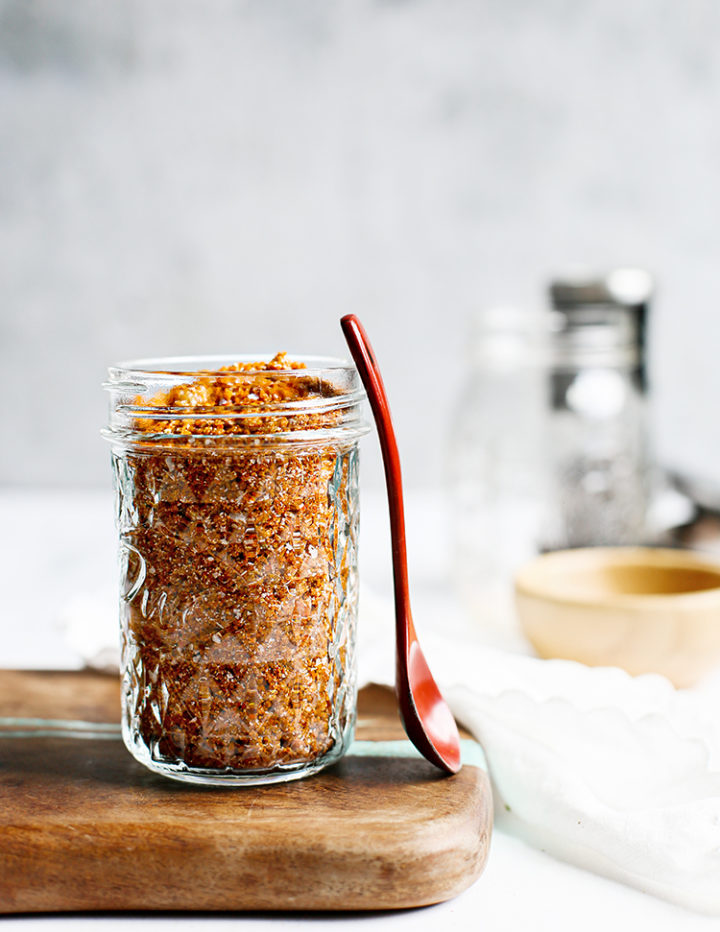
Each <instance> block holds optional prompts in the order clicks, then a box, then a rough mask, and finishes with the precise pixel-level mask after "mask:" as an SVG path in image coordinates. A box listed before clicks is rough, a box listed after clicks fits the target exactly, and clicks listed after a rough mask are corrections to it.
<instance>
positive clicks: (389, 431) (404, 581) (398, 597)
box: [340, 314, 460, 773]
mask: <svg viewBox="0 0 720 932" xmlns="http://www.w3.org/2000/svg"><path fill="white" fill-rule="evenodd" d="M340 326H341V327H342V330H343V333H344V334H345V339H346V340H347V344H348V346H349V347H350V352H351V353H352V356H353V359H354V360H355V365H356V366H357V368H358V372H359V373H360V378H361V379H362V381H363V385H364V386H365V391H366V392H367V395H368V400H369V401H370V407H371V408H372V412H373V416H374V417H375V423H376V425H377V429H378V434H379V436H380V448H381V450H382V457H383V464H384V466H385V479H386V481H387V490H388V505H389V508H390V535H391V538H392V558H393V579H394V582H395V632H396V643H397V655H396V662H395V693H396V695H397V700H398V705H399V706H400V715H401V717H402V720H403V724H404V726H405V731H406V732H407V736H408V738H409V739H410V740H411V741H412V743H413V744H414V745H415V747H416V748H417V749H418V751H420V753H421V754H422V755H423V757H426V758H427V759H428V760H429V761H430V763H432V764H435V766H436V767H439V768H440V769H441V770H445V771H447V772H448V773H457V772H458V770H459V769H460V736H459V735H458V730H457V725H456V724H455V719H454V718H453V716H452V712H451V711H450V709H449V708H448V706H447V703H446V702H445V700H444V699H443V697H442V695H441V694H440V690H439V689H438V687H437V684H436V683H435V680H434V679H433V676H432V673H431V672H430V669H429V667H428V665H427V661H426V660H425V657H424V656H423V652H422V650H421V649H420V644H419V643H418V638H417V634H416V633H415V625H414V624H413V620H412V613H411V611H410V594H409V591H408V571H407V548H406V545H405V510H404V507H403V491H402V477H401V474H400V454H399V453H398V447H397V441H396V440H395V431H394V430H393V425H392V418H391V416H390V407H389V405H388V400H387V395H386V394H385V386H384V385H383V381H382V377H381V375H380V369H379V367H378V364H377V362H376V361H375V356H374V354H373V351H372V347H371V346H370V341H369V340H368V338H367V334H366V333H365V330H364V329H363V326H362V324H361V323H360V321H359V320H358V319H357V317H355V315H354V314H348V315H347V316H346V317H343V318H342V320H341V321H340Z"/></svg>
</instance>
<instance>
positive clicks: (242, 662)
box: [104, 354, 367, 784]
mask: <svg viewBox="0 0 720 932" xmlns="http://www.w3.org/2000/svg"><path fill="white" fill-rule="evenodd" d="M105 387H106V388H107V389H108V390H109V392H110V423H109V427H108V429H107V430H106V431H105V432H104V433H105V436H106V437H107V439H108V440H109V441H110V443H111V447H112V464H113V472H114V480H115V489H116V496H117V526H118V531H119V538H120V627H121V675H122V702H123V712H122V727H123V737H124V741H125V744H126V745H127V747H128V749H129V750H130V752H131V753H132V754H133V755H134V756H135V757H136V758H137V760H139V761H140V762H141V763H143V764H145V765H146V766H147V767H149V768H150V769H151V770H153V771H156V772H159V773H162V774H165V775H166V776H169V777H174V778H176V779H179V780H184V781H189V782H194V783H210V784H259V783H270V782H276V781H284V780H293V779H297V778H300V777H304V776H307V775H309V774H312V773H315V772H317V771H318V770H320V769H321V768H323V767H326V766H328V765H329V764H332V763H334V762H335V761H336V760H338V758H340V757H341V756H342V754H343V753H344V752H345V750H346V749H347V747H348V746H349V744H350V742H351V741H352V736H353V731H354V722H355V702H356V659H355V640H356V638H355V629H356V616H357V594H358V577H357V540H358V518H359V503H358V449H357V446H358V439H359V437H360V436H361V435H362V434H363V433H365V432H366V430H367V427H366V425H365V423H364V422H363V420H362V416H361V405H362V400H363V398H364V393H363V391H362V389H361V387H360V385H359V382H358V376H357V372H356V371H355V369H354V368H353V367H352V366H349V365H348V364H347V363H344V362H343V361H341V360H335V359H329V358H319V357H305V358H301V359H299V360H298V361H296V362H290V361H289V360H288V359H287V358H286V357H285V355H284V354H279V355H278V356H276V357H274V358H273V359H272V360H264V361H260V362H257V361H254V360H251V359H249V358H240V359H235V360H230V359H228V360H226V359H221V358H218V357H184V358H166V359H150V360H139V361H136V362H129V363H124V364H121V365H119V366H118V367H116V368H111V369H110V370H109V381H108V382H107V383H106V384H105Z"/></svg>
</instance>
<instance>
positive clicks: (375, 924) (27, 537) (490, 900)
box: [0, 489, 720, 932]
mask: <svg viewBox="0 0 720 932" xmlns="http://www.w3.org/2000/svg"><path fill="white" fill-rule="evenodd" d="M441 501H442V500H441V498H440V497H439V496H437V495H435V494H430V493H426V494H421V493H417V494H414V495H410V496H409V499H408V503H407V512H408V513H407V518H408V532H409V534H408V536H409V555H410V563H411V567H410V574H411V580H412V582H413V603H414V608H415V613H416V615H417V616H418V618H417V619H416V620H419V627H420V625H421V624H424V625H426V626H429V625H430V624H432V620H431V619H429V618H428V616H429V615H431V614H432V613H433V612H434V611H436V606H437V605H438V604H440V603H441V602H442V600H443V599H445V598H446V599H447V602H448V604H449V605H450V604H452V598H451V596H450V591H449V586H448V583H447V574H448V557H447V553H448V550H447V547H446V540H445V529H444V522H443V511H442V505H441ZM362 509H363V530H362V537H361V572H362V574H363V579H364V580H365V581H366V582H368V583H369V584H370V585H372V586H373V588H375V589H376V590H377V591H379V592H382V593H383V594H385V595H388V596H389V595H390V592H391V590H390V572H389V545H388V543H387V526H386V519H385V515H384V504H383V501H382V498H381V497H380V496H377V495H369V494H363V504H362ZM0 519H1V521H2V527H3V531H4V533H3V536H2V544H1V545H0V546H2V555H1V559H0V591H2V593H3V596H4V599H3V603H4V604H3V608H2V613H1V614H0V632H1V634H2V637H0V666H3V667H17V668H74V667H77V666H78V665H79V663H80V659H79V657H78V655H77V653H76V652H75V651H74V650H73V649H72V648H71V647H70V646H69V645H68V643H67V641H66V639H65V636H64V632H63V628H62V617H63V614H64V613H65V611H66V606H67V605H68V603H69V602H70V600H71V599H73V598H74V597H76V596H77V595H78V594H79V593H83V592H88V593H93V592H97V591H101V590H103V589H107V588H108V587H112V586H113V585H114V577H115V531H114V526H113V506H112V497H111V496H110V494H109V493H108V492H100V491H95V492H87V491H83V492H80V491H70V492H68V491H66V490H63V491H52V490H47V491H29V490H20V489H4V490H0ZM454 611H456V610H454ZM444 623H445V622H444ZM719 714H720V713H719ZM1 869H2V839H1V838H0V870H1ZM718 883H720V877H718ZM287 926H292V927H294V928H297V929H302V928H306V929H307V930H308V932H310V930H313V929H318V930H319V929H323V930H326V932H327V930H329V929H340V928H342V929H350V928H363V929H369V928H378V929H380V928H382V929H386V928H387V929H394V930H400V929H413V930H418V932H422V930H426V929H427V930H430V929H432V930H439V929H444V928H452V929H455V928H457V929H464V928H468V929H470V928H477V929H482V930H484V932H500V930H513V932H514V930H531V932H532V930H538V932H541V930H545V929H547V930H552V932H563V930H576V929H582V930H584V932H592V930H596V929H597V930H600V929H603V930H605V929H607V928H608V927H611V926H614V927H616V928H617V929H619V930H624V929H640V928H648V929H652V930H653V932H664V930H668V932H670V930H672V932H675V930H685V929H687V930H695V929H697V930H701V929H702V930H710V929H713V930H718V932H720V919H713V918H708V917H705V916H700V915H696V914H694V913H690V912H688V911H686V910H684V909H681V908H679V907H676V906H672V905H670V904H668V903H665V902H663V901H661V900H658V899H656V898H654V897H651V896H647V895H645V894H642V893H639V892H638V891H636V890H634V889H631V888H629V887H625V886H622V885H620V884H617V883H614V882H612V881H610V880H606V879H604V878H602V877H598V876H596V875H594V874H590V873H588V872H586V871H582V870H579V869H576V868H574V867H572V866H571V865H568V864H564V863H562V862H560V861H557V860H555V859H554V858H551V857H549V856H548V855H546V854H544V853H543V852H541V851H539V850H536V849H533V848H530V847H528V846H527V845H525V844H524V843H523V842H521V841H519V840H517V839H515V838H512V837H510V836H508V835H505V834H503V833H502V832H499V831H496V832H495V834H494V836H493V840H492V846H491V852H490V858H489V861H488V865H487V867H486V869H485V872H484V873H483V875H482V876H481V877H480V879H479V880H478V881H477V882H476V883H475V884H474V885H473V886H472V887H471V888H470V889H469V890H467V891H466V892H465V893H463V894H462V895H460V896H458V897H456V898H455V899H453V900H451V901H449V902H447V903H442V904H439V905H437V906H433V907H428V908H425V909H418V910H406V911H402V912H396V913H381V914H375V913H365V914H357V913H355V914H350V915H344V914H329V915H328V914H312V915H305V914H303V915H284V914H273V915H262V914H252V915H245V914H232V915H226V916H222V915H218V916H216V915H210V914H192V915H187V914H185V915H183V914H178V915H168V914H164V915H151V914H143V915H137V914H133V915H122V914H114V915H91V916H81V915H72V916H62V915H58V916H22V917H13V918H5V919H3V920H2V930H3V932H5V930H8V932H9V930H16V929H17V930H23V932H30V930H35V929H52V930H59V929H70V928H72V929H79V930H83V929H90V928H95V927H102V928H103V929H108V930H109V929H111V928H112V929H124V930H133V932H137V930H140V929H143V928H146V927H147V928H151V929H152V930H153V932H156V930H157V932H160V930H165V929H168V930H169V929H171V928H178V927H179V928H181V929H182V930H183V932H191V930H192V932H195V930H198V929H207V930H220V929H224V928H230V927H232V928H236V929H237V928H240V929H242V930H247V932H250V930H270V929H273V928H284V927H287Z"/></svg>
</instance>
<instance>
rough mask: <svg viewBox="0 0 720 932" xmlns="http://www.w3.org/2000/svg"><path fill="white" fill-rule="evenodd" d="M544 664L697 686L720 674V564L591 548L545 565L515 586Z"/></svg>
mask: <svg viewBox="0 0 720 932" xmlns="http://www.w3.org/2000/svg"><path fill="white" fill-rule="evenodd" d="M515 599H516V606H517V612H518V618H519V621H520V626H521V628H522V630H523V631H524V633H525V635H526V637H527V638H528V640H529V641H530V643H531V644H532V645H533V647H534V648H535V650H536V651H537V652H538V654H539V655H540V656H541V657H562V658H566V659H568V660H578V661H580V662H581V663H586V664H589V665H591V666H618V667H622V668H623V669H625V670H627V671H628V673H632V674H638V673H651V672H652V673H663V674H664V675H665V676H667V677H668V678H669V679H670V680H671V681H672V682H673V683H674V684H675V686H690V685H692V684H693V683H695V682H697V680H698V679H700V677H702V676H703V675H704V674H705V673H708V672H710V671H711V670H713V669H714V668H716V667H718V666H720V564H718V563H714V562H712V561H711V560H710V558H703V557H701V556H698V555H696V554H694V553H689V552H687V551H681V550H660V549H651V548H646V547H593V548H589V549H581V550H562V551H557V552H555V553H548V554H545V555H543V556H540V557H537V558H536V559H534V560H532V561H531V562H530V563H528V564H526V565H525V566H524V567H523V568H522V569H521V570H520V571H519V572H518V574H517V576H516V578H515Z"/></svg>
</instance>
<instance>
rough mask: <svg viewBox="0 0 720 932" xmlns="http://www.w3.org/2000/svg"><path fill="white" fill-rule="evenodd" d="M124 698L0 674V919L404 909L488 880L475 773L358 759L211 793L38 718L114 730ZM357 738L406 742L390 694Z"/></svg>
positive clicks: (93, 686)
mask: <svg viewBox="0 0 720 932" xmlns="http://www.w3.org/2000/svg"><path fill="white" fill-rule="evenodd" d="M119 701H120V700H119V686H118V683H117V681H116V679H115V678H113V677H108V676H102V675H98V674H92V673H74V672H24V671H9V670H6V671H0V719H2V722H1V723H0V724H1V725H2V727H0V913H22V912H48V911H50V912H55V911H65V910H231V911H235V910H367V909H394V908H401V907H409V906H420V905H426V904H429V903H435V902H439V901H441V900H445V899H448V898H450V897H452V896H454V895H455V894H457V893H459V892H460V891H461V890H463V889H465V888H466V887H468V886H469V885H470V884H471V883H472V882H473V881H474V880H475V879H476V878H477V877H478V875H479V874H480V873H481V871H482V868H483V866H484V864H485V860H486V858H487V854H488V847H489V841H490V833H491V827H492V799H491V794H490V789H489V783H488V778H487V775H486V773H485V772H484V770H482V769H481V768H479V767H476V766H468V765H465V766H464V767H463V768H462V770H461V771H460V772H459V773H458V774H456V775H454V776H450V777H448V776H444V775H443V774H442V773H441V772H440V771H439V770H437V769H436V768H434V767H433V766H432V765H430V764H428V763H427V762H426V761H424V760H422V759H420V758H414V757H412V758H404V757H399V756H398V757H387V756H373V755H369V756H347V757H345V758H344V759H343V760H342V761H341V762H340V763H338V764H336V765H335V766H334V767H332V768H330V769H328V770H326V771H324V772H322V773H321V774H318V775H316V776H314V777H310V778H308V779H306V780H302V781H298V782H293V783H285V784H275V785H271V786H267V787H243V788H237V787H235V788H216V787H207V788H206V787H198V786H194V785H191V784H181V783H176V782H173V781H170V780H167V779H165V778H163V777H161V776H158V775H155V774H153V773H151V772H150V771H148V770H146V769H145V768H144V767H143V766H142V765H140V764H138V763H137V762H136V761H135V760H134V759H133V758H132V757H131V756H130V754H129V753H128V751H127V750H126V749H125V747H124V745H123V743H122V741H121V739H120V738H119V737H118V735H117V734H116V732H115V731H114V730H113V729H112V728H106V729H105V732H104V733H103V732H102V729H100V732H101V733H100V734H99V735H98V734H95V733H94V732H93V731H92V730H89V731H88V730H87V729H86V732H85V736H84V737H80V736H78V735H75V734H73V733H72V729H71V728H70V726H68V733H67V735H62V736H59V735H57V734H50V735H48V734H47V733H44V732H43V730H42V728H41V727H39V726H38V725H37V723H36V722H35V723H33V722H32V721H31V720H32V719H44V718H47V719H53V720H68V721H75V720H76V721H81V722H91V723H117V722H118V721H119V715H120V712H119ZM11 719H13V720H23V719H24V720H27V722H28V724H27V725H22V724H21V723H18V722H17V721H10V720H11ZM31 726H32V727H31ZM23 728H27V731H26V732H24V731H23ZM3 729H4V732H5V734H3ZM49 730H50V731H52V730H53V729H49ZM46 731H47V730H46ZM357 738H358V739H360V740H364V741H375V742H381V741H392V740H398V739H402V738H404V733H403V731H402V727H401V725H400V723H399V720H398V718H397V715H396V713H395V701H394V697H393V695H392V693H391V692H390V691H389V690H385V689H381V688H379V687H370V688H369V689H366V690H363V691H362V692H361V694H360V701H359V723H358V729H357ZM378 747H379V748H380V746H378Z"/></svg>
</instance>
